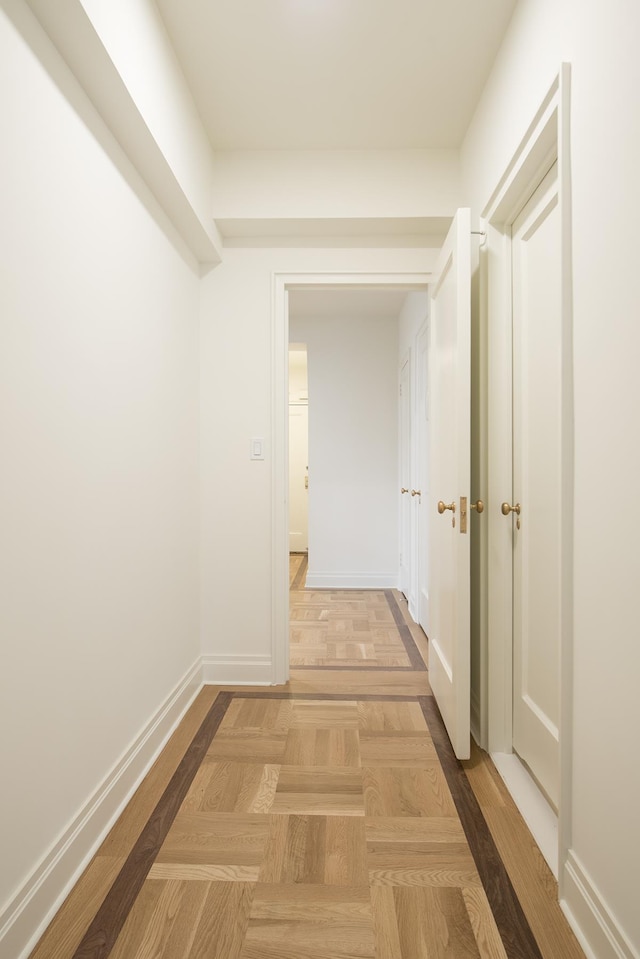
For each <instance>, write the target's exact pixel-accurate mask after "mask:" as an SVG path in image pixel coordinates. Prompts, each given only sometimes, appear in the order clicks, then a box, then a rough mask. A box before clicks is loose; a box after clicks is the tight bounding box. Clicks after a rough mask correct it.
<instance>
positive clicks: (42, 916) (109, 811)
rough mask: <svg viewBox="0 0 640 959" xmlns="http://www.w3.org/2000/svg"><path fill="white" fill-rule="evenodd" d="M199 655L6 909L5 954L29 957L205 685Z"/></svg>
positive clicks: (1, 925)
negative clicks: (203, 684)
mask: <svg viewBox="0 0 640 959" xmlns="http://www.w3.org/2000/svg"><path fill="white" fill-rule="evenodd" d="M201 674H202V665H201V659H200V657H198V659H197V660H196V662H195V663H194V664H193V665H192V666H191V667H190V668H189V669H188V670H187V672H186V673H185V674H184V676H183V677H182V678H181V679H180V680H179V682H178V683H177V684H176V686H175V687H174V688H173V690H172V691H171V692H170V693H169V695H168V696H167V697H166V699H165V700H164V702H163V703H162V704H161V705H160V706H159V708H158V709H157V710H156V711H155V713H154V714H153V716H151V718H150V719H149V720H148V722H147V723H146V724H145V726H144V727H143V729H142V730H141V731H140V732H139V733H138V735H137V736H136V737H135V739H134V740H133V741H132V742H131V744H130V745H129V746H128V748H127V749H126V750H125V751H124V753H123V754H122V756H121V757H120V759H119V760H118V761H117V762H116V763H115V765H114V766H113V767H112V769H111V770H110V771H109V772H108V773H107V775H106V777H105V778H104V780H103V781H102V783H101V784H100V785H99V786H98V788H97V789H96V790H95V792H94V793H93V794H92V795H91V796H90V797H89V799H88V800H87V801H86V802H85V803H84V805H83V806H82V807H81V808H80V809H79V810H78V812H77V814H76V816H75V817H74V819H73V821H72V822H71V823H70V825H69V826H68V827H67V828H66V829H65V830H64V832H63V833H61V835H60V836H59V837H58V838H57V840H56V841H55V842H54V843H53V845H52V846H51V848H50V849H49V851H48V852H47V854H46V855H45V856H44V857H43V858H42V859H41V861H40V862H39V863H38V865H37V866H36V868H35V869H34V870H33V872H32V873H31V875H30V876H29V877H28V878H27V880H26V881H25V882H24V883H23V885H22V886H21V887H20V889H18V891H17V892H16V894H15V895H14V896H13V898H12V899H11V900H10V901H9V902H8V904H7V905H6V907H5V908H4V909H3V911H2V913H1V914H0V956H3V957H4V956H6V957H7V959H9V957H11V959H26V957H27V956H28V955H29V954H30V953H31V951H32V949H33V948H34V946H35V945H36V943H37V941H38V940H39V939H40V937H41V936H42V934H43V932H44V930H45V929H46V928H47V926H48V925H49V923H50V922H51V920H52V919H53V917H54V915H55V914H56V912H57V911H58V909H59V908H60V906H61V905H62V903H63V902H64V900H65V898H66V897H67V896H68V894H69V892H70V891H71V889H72V887H73V886H74V885H75V883H76V882H77V881H78V879H79V878H80V875H81V874H82V872H83V871H84V869H85V868H86V867H87V865H88V864H89V862H90V860H91V859H92V857H93V856H94V854H95V852H96V850H97V849H98V847H99V846H100V844H101V843H102V841H103V840H104V838H105V837H106V835H107V833H108V832H109V830H110V829H111V827H112V826H113V824H114V823H115V821H116V820H117V819H118V817H119V816H120V815H121V814H122V811H123V810H124V808H125V806H126V805H127V803H128V802H129V801H130V799H131V797H132V796H133V794H134V792H135V791H136V789H137V788H138V786H139V785H140V783H141V782H142V780H143V779H144V777H145V776H146V774H147V773H148V771H149V769H150V768H151V766H152V764H153V763H154V762H155V760H156V758H157V757H158V755H159V754H160V752H161V751H162V749H163V748H164V746H165V745H166V743H167V740H168V739H169V737H170V736H171V734H172V732H173V731H174V729H175V728H176V726H177V725H178V723H179V722H180V720H181V719H182V717H183V716H184V714H185V712H186V711H187V709H188V708H189V706H190V705H191V703H192V702H193V700H194V698H195V697H196V695H197V693H198V692H199V690H200V689H201V687H202V675H201Z"/></svg>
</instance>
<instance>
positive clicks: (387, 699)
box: [234, 690, 429, 703]
mask: <svg viewBox="0 0 640 959" xmlns="http://www.w3.org/2000/svg"><path fill="white" fill-rule="evenodd" d="M234 696H235V698H236V699H304V700H309V699H311V700H314V699H315V700H318V702H334V703H340V702H343V703H344V702H356V703H368V702H374V703H415V702H417V700H418V699H419V696H417V695H416V694H414V695H413V696H403V695H397V696H380V695H379V694H378V693H287V692H278V691H277V690H275V691H274V692H271V691H267V690H264V691H262V690H260V691H258V690H256V691H255V692H254V691H253V690H251V691H247V692H243V693H238V692H236V693H234ZM426 698H427V699H428V698H429V696H427V697H426Z"/></svg>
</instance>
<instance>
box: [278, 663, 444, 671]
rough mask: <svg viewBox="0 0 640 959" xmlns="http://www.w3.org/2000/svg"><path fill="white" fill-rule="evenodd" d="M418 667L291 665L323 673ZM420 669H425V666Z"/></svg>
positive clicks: (402, 669)
mask: <svg viewBox="0 0 640 959" xmlns="http://www.w3.org/2000/svg"><path fill="white" fill-rule="evenodd" d="M418 668H419V667H416V666H360V665H359V664H358V665H353V666H314V665H309V664H308V663H303V664H301V665H300V666H292V667H291V669H292V670H294V669H304V670H308V669H321V670H322V672H323V673H326V672H331V671H333V672H334V673H346V672H349V671H351V670H354V669H357V671H358V672H359V673H415V671H416V669H418ZM422 669H423V670H424V669H426V667H425V666H423V667H422Z"/></svg>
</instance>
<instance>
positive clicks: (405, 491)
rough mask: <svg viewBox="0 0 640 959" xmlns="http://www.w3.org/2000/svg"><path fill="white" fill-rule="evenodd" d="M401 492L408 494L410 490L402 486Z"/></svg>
mask: <svg viewBox="0 0 640 959" xmlns="http://www.w3.org/2000/svg"><path fill="white" fill-rule="evenodd" d="M400 492H401V493H408V492H409V490H408V489H405V488H404V486H402V487H401V488H400Z"/></svg>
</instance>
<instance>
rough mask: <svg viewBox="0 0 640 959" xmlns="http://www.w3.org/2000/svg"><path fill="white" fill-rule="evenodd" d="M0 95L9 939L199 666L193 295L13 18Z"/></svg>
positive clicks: (1, 523) (78, 100) (171, 251)
mask: <svg viewBox="0 0 640 959" xmlns="http://www.w3.org/2000/svg"><path fill="white" fill-rule="evenodd" d="M13 6H14V7H15V8H16V9H19V4H17V3H16V4H13ZM21 9H22V10H23V16H24V24H25V30H26V31H27V33H30V34H31V35H32V37H33V39H34V43H35V44H36V46H38V47H39V48H40V49H41V51H44V52H43V56H45V58H46V59H48V60H49V61H50V62H51V63H53V64H54V66H56V69H57V71H58V77H59V78H60V80H61V82H62V83H63V84H64V86H65V92H69V91H71V96H72V99H73V100H74V103H75V106H76V107H77V108H79V109H80V108H81V109H82V110H84V111H86V115H87V116H88V117H89V118H90V120H91V123H92V124H95V126H94V130H97V129H98V128H100V121H99V119H98V117H97V116H95V114H94V113H92V110H91V107H90V104H89V103H88V101H87V100H86V98H85V97H84V95H83V94H82V92H81V91H80V90H79V88H78V87H77V84H75V81H74V79H73V77H72V76H71V75H70V74H69V72H68V71H67V70H66V68H65V66H64V64H63V63H62V61H61V60H60V59H59V57H58V56H57V54H56V53H55V51H54V50H53V48H52V47H51V45H50V44H49V42H48V40H47V39H46V37H45V36H44V34H43V33H42V31H41V30H40V28H39V26H38V25H37V24H36V23H35V21H34V20H33V18H32V17H31V15H30V13H29V11H28V8H26V6H23V7H22V8H21ZM0 93H1V95H0V128H1V129H2V177H0V209H1V210H2V218H1V221H2V226H1V229H0V273H1V281H0V337H1V343H0V383H1V384H2V398H1V401H0V448H1V449H2V469H1V470H0V514H1V515H0V527H1V528H2V545H1V553H0V584H1V587H0V588H1V592H2V596H1V600H0V635H1V636H2V668H1V669H0V729H1V730H2V736H1V737H0V768H1V769H2V783H3V786H2V796H1V804H2V815H1V816H0V849H1V850H2V854H1V861H2V866H1V868H0V927H2V924H3V921H4V919H5V918H6V916H7V912H6V908H8V909H9V910H10V909H11V903H12V901H13V897H14V896H15V895H16V894H19V893H20V891H21V890H24V888H25V886H24V884H25V883H26V882H27V881H28V880H29V879H30V877H33V876H34V875H37V873H35V874H34V870H37V869H38V868H39V867H40V866H41V865H42V864H43V862H44V858H45V857H46V856H48V855H50V854H53V853H55V852H56V850H57V852H59V851H60V850H59V849H58V847H57V846H56V843H57V842H58V841H59V840H60V839H61V837H63V836H64V835H65V831H66V830H67V829H68V828H69V827H70V826H71V825H72V824H73V823H74V820H75V818H76V816H77V815H78V814H79V813H80V812H82V811H83V812H86V811H87V809H86V808H85V804H86V803H87V801H88V800H90V799H91V797H93V796H94V795H95V794H96V790H98V789H99V788H100V787H101V785H102V784H103V783H104V781H105V779H106V777H107V776H108V774H109V773H110V771H111V770H112V769H113V768H114V766H115V764H116V763H117V762H118V761H119V760H120V758H121V757H122V756H123V755H124V754H125V752H126V750H127V749H128V748H129V747H130V745H131V744H132V743H133V742H136V741H137V737H138V736H139V734H140V733H141V731H142V730H143V729H144V728H145V727H146V725H147V724H148V723H149V721H150V719H152V718H153V717H155V716H156V714H157V711H158V709H159V707H160V706H161V705H162V704H163V703H165V701H166V700H167V697H168V696H169V695H170V694H171V693H172V692H173V691H174V689H175V688H176V686H177V685H178V684H179V683H180V682H181V680H182V679H183V677H185V675H186V674H187V672H188V670H189V669H190V668H191V667H193V665H194V663H195V662H196V660H197V658H198V656H199V636H198V595H197V590H198V585H197V584H198V535H197V525H198V516H197V510H198V497H197V472H198V386H197V383H198V360H197V351H198V325H197V314H198V289H199V278H198V275H197V272H196V270H195V268H194V265H193V264H192V263H190V262H188V261H187V260H185V259H184V258H183V256H181V255H180V254H179V253H178V252H177V248H176V246H175V245H174V243H173V242H170V241H169V239H168V233H169V232H170V231H169V230H168V229H167V231H164V230H161V229H159V227H158V222H160V221H161V220H162V214H161V213H160V212H159V211H156V212H157V216H156V217H155V218H153V217H151V216H150V215H149V212H148V209H149V208H152V207H153V200H152V198H150V197H149V196H148V195H147V192H146V190H145V188H144V187H143V186H142V184H140V183H139V182H138V183H137V189H138V191H139V193H140V195H141V196H143V197H145V202H144V203H143V202H142V201H141V200H140V198H139V196H138V195H136V193H135V192H134V190H133V189H132V187H131V185H130V184H131V183H136V182H137V181H136V176H135V173H134V172H133V170H129V175H130V178H129V182H127V180H125V179H124V177H123V175H122V172H121V169H126V168H127V163H126V160H125V159H124V158H123V157H122V155H121V154H120V153H119V150H118V147H117V145H116V144H115V143H114V142H112V144H111V149H112V154H111V155H110V156H108V155H107V154H106V153H105V152H104V151H103V149H102V147H101V146H100V145H99V143H98V141H97V139H96V137H95V136H94V133H92V132H91V130H90V129H88V128H87V126H86V125H85V122H84V119H83V118H81V117H80V116H79V115H78V113H77V112H76V110H75V109H74V107H72V106H71V105H70V103H69V101H68V100H67V98H66V96H65V95H64V93H63V92H62V90H61V89H60V88H59V86H58V85H56V83H54V82H53V80H52V78H51V76H50V74H49V73H48V72H47V71H46V70H45V68H44V67H43V66H42V64H41V62H40V61H39V60H38V59H36V57H35V55H34V53H33V52H32V49H31V48H30V46H28V45H27V44H26V43H25V41H24V39H23V37H22V36H21V35H20V34H18V32H17V31H16V29H15V28H14V25H13V23H12V22H10V21H9V20H8V18H7V16H6V15H5V13H4V12H0ZM101 137H104V139H106V140H108V134H107V133H106V131H104V130H102V129H101ZM113 157H117V160H118V165H117V166H116V164H115V163H114V160H113ZM134 768H135V763H134ZM115 792H116V793H117V790H116V791H115ZM111 798H112V799H113V796H112V797H111ZM76 825H77V824H76ZM93 838H94V839H95V838H97V837H95V836H94V837H93ZM80 845H82V843H80ZM58 892H59V890H58ZM40 905H42V903H40ZM33 931H34V930H33V929H31V933H33ZM3 948H5V949H8V951H7V952H6V953H4V954H6V955H8V956H12V957H14V956H17V955H18V954H19V948H18V945H17V944H16V943H13V942H10V943H6V942H5V943H3V944H1V945H0V951H1V950H2V949H3Z"/></svg>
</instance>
